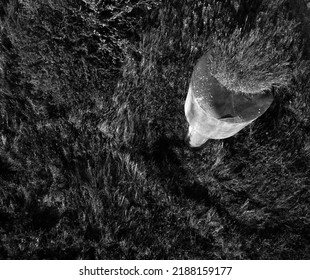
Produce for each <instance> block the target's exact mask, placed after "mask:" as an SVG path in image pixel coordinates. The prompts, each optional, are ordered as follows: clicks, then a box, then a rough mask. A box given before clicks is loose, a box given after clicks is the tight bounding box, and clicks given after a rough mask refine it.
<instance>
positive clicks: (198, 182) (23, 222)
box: [0, 0, 310, 259]
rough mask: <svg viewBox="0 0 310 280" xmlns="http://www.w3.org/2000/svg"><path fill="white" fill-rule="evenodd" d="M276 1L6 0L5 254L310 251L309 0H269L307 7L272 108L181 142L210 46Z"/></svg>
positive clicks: (0, 68) (1, 235)
mask: <svg viewBox="0 0 310 280" xmlns="http://www.w3.org/2000/svg"><path fill="white" fill-rule="evenodd" d="M265 2H266V1H261V0H257V1H250V0H231V1H230V0H225V1H220V0H208V1H207V0H206V1H197V0H169V1H168V0H161V1H160V0H157V1H156V0H120V1H117V0H109V1H108V0H103V1H100V0H98V1H95V0H83V1H82V0H78V1H77V0H3V1H2V2H1V4H0V19H1V21H0V35H1V41H0V258H1V259H309V257H310V242H309V241H310V173H309V170H310V95H309V94H310V92H309V91H310V81H309V74H310V67H309V63H308V62H307V61H308V60H309V57H310V52H309V50H310V49H309V46H310V36H309V35H310V34H309V30H310V16H309V12H308V11H307V3H306V2H307V1H303V0H300V1H282V0H275V1H269V2H272V3H275V5H279V7H281V11H283V14H284V15H285V14H286V15H287V16H288V19H290V20H294V23H296V24H295V25H296V27H294V30H293V31H292V32H295V33H296V36H295V35H294V36H293V37H294V38H293V39H292V40H293V41H294V44H295V45H294V46H295V47H294V48H293V51H294V55H295V61H291V64H292V65H294V68H292V69H293V70H294V71H293V73H292V75H293V79H292V80H291V81H290V83H289V84H288V85H287V86H286V87H274V88H272V91H273V93H274V96H275V100H274V102H273V104H272V106H271V107H270V108H269V110H268V111H267V112H266V113H265V114H264V115H263V116H262V117H261V118H259V119H258V120H256V121H255V122H254V123H253V124H251V125H250V126H249V127H247V128H245V129H244V130H243V131H241V132H240V133H238V134H237V135H236V136H234V137H231V138H229V139H225V140H210V141H208V142H207V144H206V145H205V146H204V147H203V149H201V150H198V151H197V150H192V149H190V148H189V147H188V145H187V144H186V143H185V142H184V135H185V133H186V131H187V123H186V120H185V116H184V112H183V104H184V101H185V97H186V94H187V89H188V86H189V81H190V76H191V73H192V70H193V66H194V65H195V63H196V61H197V59H198V58H199V57H200V56H201V55H202V54H203V53H204V52H205V51H206V50H208V48H210V46H211V45H212V38H214V36H217V38H221V36H220V34H221V32H226V34H228V35H229V34H231V32H232V30H235V29H236V28H239V27H240V26H241V27H242V26H245V28H244V30H245V32H247V29H249V30H251V28H253V25H255V20H256V16H257V14H258V12H259V11H260V8H261V7H262V6H263V4H264V3H265ZM267 2H268V1H267ZM281 2H284V3H282V4H281ZM277 10H278V11H279V13H280V8H279V9H277ZM283 20H286V19H285V18H284V19H283ZM295 33H294V34H295ZM298 34H300V35H298ZM285 36H289V34H288V35H285Z"/></svg>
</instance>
